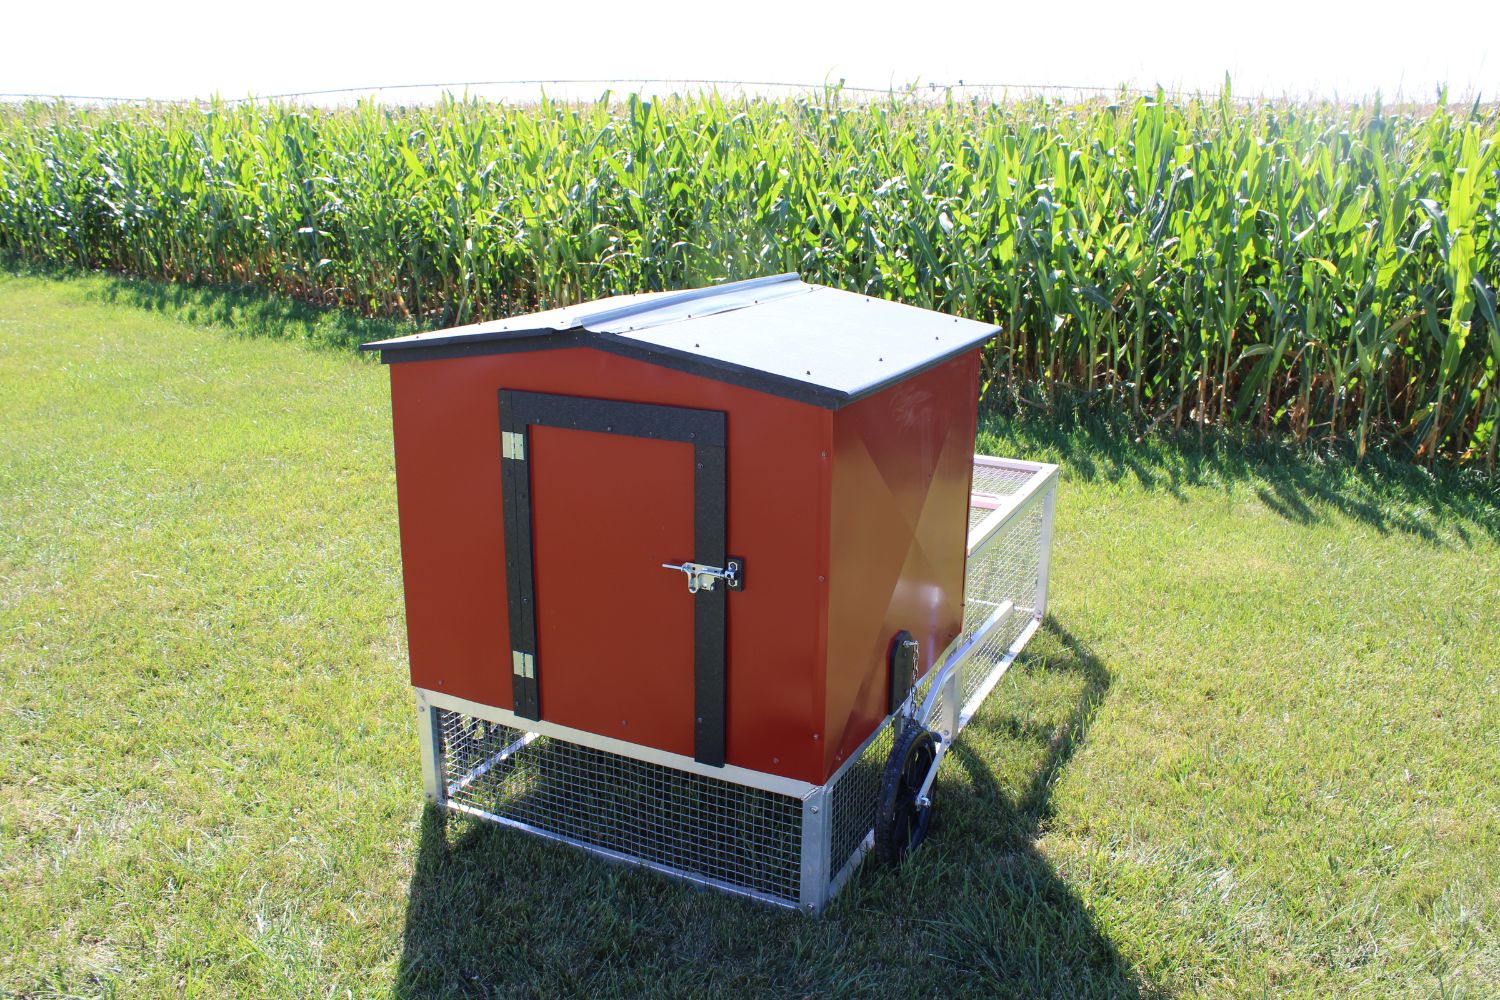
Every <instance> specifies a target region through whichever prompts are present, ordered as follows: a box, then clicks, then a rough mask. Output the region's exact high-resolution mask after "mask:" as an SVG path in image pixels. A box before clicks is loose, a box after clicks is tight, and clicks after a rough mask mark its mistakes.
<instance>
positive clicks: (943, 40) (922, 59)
mask: <svg viewBox="0 0 1500 1000" xmlns="http://www.w3.org/2000/svg"><path fill="white" fill-rule="evenodd" d="M0 3H3V8H0V52H3V56H0V92H15V91H21V92H35V93H44V94H87V95H105V96H126V97H158V98H178V97H203V96H208V95H210V94H212V93H215V92H217V93H219V94H222V95H223V96H225V97H242V96H246V95H249V94H274V93H283V92H288V91H305V90H317V89H322V88H332V87H351V86H358V87H364V86H371V85H378V84H403V83H427V82H451V81H469V80H516V79H557V78H581V77H587V78H607V79H619V80H626V79H640V78H667V79H672V80H687V79H740V80H787V81H793V82H809V83H818V82H821V81H823V80H825V79H829V80H837V79H839V78H840V77H842V78H845V79H846V80H847V81H848V82H849V83H850V84H851V85H864V86H875V87H885V86H888V85H892V84H894V85H897V86H900V85H902V84H904V83H907V82H913V81H917V82H922V83H955V82H957V81H959V80H964V81H966V82H969V83H1010V84H1023V85H1038V86H1041V85H1046V86H1057V85H1083V86H1089V87H1106V88H1107V87H1111V86H1113V85H1116V84H1121V83H1124V84H1130V85H1134V86H1142V87H1150V86H1154V85H1156V84H1158V83H1159V84H1161V85H1163V86H1166V87H1167V88H1168V89H1187V90H1200V89H1209V90H1213V89H1217V87H1218V85H1219V83H1220V81H1221V80H1222V79H1223V76H1224V73H1225V72H1226V71H1227V72H1229V73H1230V74H1231V75H1232V77H1233V79H1234V89H1235V91H1236V92H1237V93H1240V94H1244V95H1254V94H1259V95H1276V96H1293V97H1304V96H1312V95H1317V96H1342V97H1357V96H1364V95H1368V94H1371V93H1374V92H1375V91H1377V90H1378V91H1380V92H1381V93H1382V94H1383V95H1384V96H1386V97H1387V98H1388V99H1389V98H1394V97H1396V96H1404V97H1408V98H1415V99H1422V100H1425V99H1429V98H1431V96H1432V95H1433V93H1434V90H1435V87H1436V85H1437V84H1439V83H1443V82H1446V83H1447V84H1448V85H1449V86H1450V90H1451V93H1452V94H1453V95H1454V96H1455V97H1465V96H1472V95H1474V94H1476V93H1478V94H1480V95H1482V96H1483V97H1485V98H1488V99H1495V98H1496V97H1497V96H1500V52H1497V51H1496V38H1497V37H1500V0H1451V2H1450V0H1429V2H1426V3H1413V2H1411V0H1406V2H1401V3H1389V2H1387V0H1365V2H1346V0H1335V2H1319V0H1300V2H1297V0H1246V2H1239V3H1219V2H1214V0H1200V2H1196V3H1194V2H1184V0H1163V2H1140V0H1137V2H1134V3H1132V2H1129V0H1114V2H1097V0H1072V2H1067V0H1053V2H1050V3H1049V2H1044V0H1025V2H1016V0H988V2H986V0H916V2H906V3H902V4H889V5H887V4H883V3H881V2H880V0H864V2H861V3H850V4H839V5H827V4H819V3H817V2H815V0H803V2H800V3H786V2H782V0H768V2H764V3H758V4H757V3H744V2H741V3H735V4H726V3H712V2H702V3H698V4H691V3H673V2H665V0H662V2H641V0H638V2H636V3H634V4H632V3H629V2H622V0H614V2H611V3H594V2H592V0H590V2H567V0H552V2H550V3H548V2H537V0H527V2H524V3H516V2H514V0H490V2H486V3H470V2H454V0H424V2H412V0H405V2H402V3H399V4H397V3H386V2H383V0H371V2H367V3H362V4H349V5H347V6H346V5H342V4H328V3H319V2H317V0H303V2H300V3H292V2H285V0H249V2H228V3H226V2H224V0H218V2H215V0H197V2H175V0H172V2H161V0H140V2H136V3H128V2H121V0H112V2H108V3H95V2H93V0H84V2H70V0H55V2H54V3H47V2H36V0H0ZM537 89H538V88H536V87H526V88H519V93H518V89H517V88H511V89H510V90H508V91H503V92H498V91H496V90H494V89H490V90H487V91H483V92H486V93H492V94H497V93H499V94H503V95H514V96H528V97H529V96H534V95H535V93H536V92H537ZM550 89H551V91H552V92H553V93H558V94H570V95H572V96H583V97H592V96H595V95H596V94H597V93H598V92H599V91H600V90H602V87H596V86H593V85H589V86H584V87H581V88H574V89H573V90H571V91H569V90H565V89H564V88H558V87H552V88H550ZM398 96H402V97H407V96H410V95H407V94H402V95H398Z"/></svg>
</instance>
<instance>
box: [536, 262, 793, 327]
mask: <svg viewBox="0 0 1500 1000" xmlns="http://www.w3.org/2000/svg"><path fill="white" fill-rule="evenodd" d="M801 280H802V278H801V276H800V275H798V274H797V273H796V272H795V271H787V272H786V273H784V274H773V275H767V276H766V277H763V278H747V279H745V280H744V281H731V282H728V283H727V284H723V285H709V286H707V287H706V288H688V289H684V290H682V291H680V292H664V293H662V294H661V295H660V296H656V297H653V298H650V299H647V300H645V301H642V302H632V303H630V304H629V305H624V306H614V307H613V308H610V309H599V310H596V311H594V312H589V313H585V312H580V313H572V314H570V315H569V316H568V318H569V319H570V320H572V326H571V327H566V328H562V327H560V328H559V329H571V328H576V327H583V328H584V329H588V328H589V327H591V326H596V325H598V324H601V323H610V322H613V321H614V320H617V319H624V318H625V317H627V316H631V315H634V314H635V313H639V312H647V311H651V310H656V309H660V308H662V307H663V306H673V305H677V304H679V303H682V302H692V301H694V300H696V299H707V298H713V297H715V296H718V295H723V294H724V293H725V292H727V291H729V290H731V289H734V290H739V289H746V288H761V287H764V286H767V285H779V284H782V283H784V282H788V281H801Z"/></svg>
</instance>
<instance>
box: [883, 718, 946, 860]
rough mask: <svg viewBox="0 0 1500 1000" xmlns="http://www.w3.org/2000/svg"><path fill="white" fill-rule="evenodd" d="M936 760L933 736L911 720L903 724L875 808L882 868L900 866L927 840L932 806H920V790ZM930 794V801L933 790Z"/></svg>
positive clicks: (886, 760)
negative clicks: (918, 793)
mask: <svg viewBox="0 0 1500 1000" xmlns="http://www.w3.org/2000/svg"><path fill="white" fill-rule="evenodd" d="M936 756H937V741H936V740H935V739H934V738H933V735H932V733H930V732H929V731H927V730H926V729H924V728H923V727H922V726H920V725H918V724H917V723H915V722H912V721H911V720H910V719H908V720H906V721H905V722H903V723H902V726H901V730H900V732H898V733H897V734H896V742H895V745H894V746H892V747H891V753H890V756H888V757H887V758H886V759H885V771H884V772H882V774H881V775H880V800H879V802H878V803H877V805H876V807H875V858H876V860H878V861H879V862H880V863H881V864H884V865H893V864H896V863H897V862H898V861H900V860H901V859H902V858H904V857H906V855H907V854H908V853H910V851H911V850H912V848H914V847H916V846H917V845H918V844H920V843H921V842H922V840H923V838H925V837H926V836H927V829H928V827H929V826H930V825H931V823H932V805H931V804H930V803H929V804H928V805H926V806H918V805H917V789H919V788H921V787H922V782H924V781H926V780H927V772H928V771H930V770H931V769H932V761H933V759H934V758H935V757H936ZM927 794H928V798H929V799H930V798H931V797H932V792H931V790H930V789H929V790H928V793H927Z"/></svg>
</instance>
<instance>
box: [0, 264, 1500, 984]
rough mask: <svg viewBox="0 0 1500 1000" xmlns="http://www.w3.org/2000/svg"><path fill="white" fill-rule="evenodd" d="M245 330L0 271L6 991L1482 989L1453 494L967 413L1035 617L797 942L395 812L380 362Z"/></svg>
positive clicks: (1472, 569) (205, 307) (682, 893)
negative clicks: (1054, 473) (1010, 665)
mask: <svg viewBox="0 0 1500 1000" xmlns="http://www.w3.org/2000/svg"><path fill="white" fill-rule="evenodd" d="M238 301H239V300H234V299H232V297H216V296H214V295H212V294H208V293H184V292H176V291H173V290H169V289H160V288H154V287H153V286H129V285H123V284H120V283H117V282H112V281H109V280H106V279H102V278H85V279H76V278H75V279H68V280H52V279H44V278H38V277H18V276H14V275H9V276H0V747H3V750H0V995H6V994H11V995H17V996H38V997H41V996H49V997H50V996H55V995H70V996H71V995H83V996H94V995H118V996H131V997H137V996H197V997H220V996H231V995H232V996H244V997H262V996H266V997H308V996H330V997H331V996H350V995H352V996H356V997H364V996H374V997H391V996H398V997H404V996H434V995H438V996H447V995H476V996H479V995H494V996H503V997H537V998H551V997H567V996H579V997H602V996H625V997H636V996H678V997H697V996H709V997H740V996H746V997H788V998H793V997H807V996H814V997H843V996H850V997H925V996H950V995H951V996H974V997H991V996H993V997H1005V996H1012V995H1045V996H1066V997H1072V996H1159V995H1170V996H1178V995H1181V996H1198V995H1202V996H1268V995H1269V996H1281V995H1303V996H1311V995H1335V994H1336V995H1364V996H1393V995H1394V996H1407V995H1410V996H1434V997H1437V996H1443V997H1457V996H1469V997H1482V996H1494V995H1495V989H1496V987H1495V984H1496V983H1497V982H1500V888H1497V887H1500V512H1497V509H1496V504H1495V499H1494V496H1493V494H1492V493H1490V492H1488V491H1486V489H1485V488H1484V487H1482V486H1479V485H1476V484H1474V483H1473V482H1470V483H1469V484H1468V485H1464V484H1462V483H1460V482H1459V481H1458V479H1457V478H1456V477H1452V476H1448V477H1439V478H1437V479H1432V478H1429V477H1427V476H1426V475H1425V474H1423V473H1417V472H1410V473H1402V472H1395V471H1391V470H1387V471H1385V472H1383V473H1380V474H1375V473H1357V474H1356V473H1354V472H1352V471H1351V470H1349V469H1347V468H1345V467H1343V466H1340V465H1337V464H1333V465H1324V464H1319V463H1317V462H1314V461H1311V460H1306V459H1295V460H1294V459H1290V458H1283V459H1280V460H1276V461H1272V460H1264V459H1262V460H1255V461H1252V460H1250V459H1246V458H1244V457H1234V456H1233V455H1231V456H1224V455H1216V454H1214V453H1212V452H1209V453H1199V452H1196V451H1194V450H1187V451H1184V450H1177V449H1174V448H1171V447H1168V446H1166V445H1163V444H1158V443H1150V442H1148V443H1145V444H1138V443H1132V442H1129V441H1116V440H1113V439H1112V438H1111V437H1110V436H1109V435H1107V434H1103V433H1101V432H1086V431H1057V430H1049V429H1047V428H1046V427H1044V426H1040V425H1038V424H1036V423H1030V424H1012V423H1007V422H1004V421H1000V420H987V421H986V431H985V433H984V434H983V435H982V440H981V445H982V446H983V447H984V448H985V449H987V450H991V451H996V452H1001V453H1014V454H1018V455H1020V456H1021V457H1027V458H1042V459H1048V460H1054V461H1060V462H1062V463H1063V466H1064V472H1063V477H1064V478H1063V483H1062V488H1061V493H1060V497H1059V504H1058V521H1057V540H1056V549H1055V559H1054V571H1053V576H1052V586H1053V599H1052V616H1051V617H1050V619H1049V621H1048V623H1047V627H1046V628H1045V630H1044V631H1043V632H1042V633H1040V634H1039V636H1038V638H1037V639H1036V641H1035V642H1034V643H1033V645H1032V647H1031V650H1030V653H1029V655H1028V656H1026V657H1025V658H1024V660H1023V661H1021V662H1020V663H1018V664H1017V666H1016V667H1015V668H1014V669H1013V671H1012V672H1011V674H1010V676H1009V677H1007V679H1006V680H1005V682H1004V683H1003V684H1002V685H1001V686H1000V688H999V689H998V690H997V692H996V694H995V695H994V696H992V698H991V699H990V701H989V702H988V704H987V705H986V707H985V709H984V711H983V713H982V714H981V715H980V716H979V717H978V719H977V720H976V721H975V723H974V724H973V725H972V726H971V727H970V728H969V729H968V730H967V731H966V733H965V735H964V737H963V739H962V741H961V742H960V745H959V749H958V752H956V753H955V754H954V755H953V756H952V757H951V758H950V759H949V761H948V763H946V764H945V765H944V770H943V771H942V774H941V776H940V778H939V781H938V785H937V793H936V800H937V802H938V810H939V814H938V823H937V826H936V828H935V830H934V833H933V836H932V839H931V840H930V842H929V843H928V844H927V845H926V846H924V847H923V848H922V849H921V851H920V852H919V853H918V854H917V855H916V856H915V857H914V859H913V860H912V861H910V862H909V863H908V864H906V865H905V866H903V867H901V868H899V869H896V870H887V871H877V870H875V869H874V868H873V867H872V868H869V869H867V870H865V871H864V872H863V873H862V874H861V875H860V876H859V877H858V878H857V879H856V880H855V882H854V884H853V885H852V887H851V889H850V890H849V891H847V892H846V893H845V894H844V895H843V896H842V897H841V898H840V900H839V901H838V903H837V904H836V905H834V906H833V907H832V909H831V910H830V912H829V913H828V914H827V915H826V916H825V917H824V918H822V919H808V918H805V917H801V916H797V915H791V914H785V913H782V912H779V911H773V910H768V909H764V908H761V907H758V906H755V905H753V904H749V903H745V902H741V901H737V900H734V899H728V898H723V897H720V896H718V895H715V894H710V893H705V892H701V891H697V890H694V889H692V888H690V887H686V886H683V885H679V884H677V883H674V882H671V881H668V880H665V879H662V878H660V877H657V876H654V875H652V874H649V873H643V872H636V871H632V870H629V869H624V868H620V867H616V866H610V865H607V864H603V863H600V862H596V861H594V860H591V859H589V858H587V857H586V856H584V855H581V854H579V853H576V852H573V851H570V850H568V849H566V848H562V847H556V846H552V845H548V844H542V843H537V842H534V841H532V840H529V839H527V838H524V837H521V836H518V835H514V834H511V833H509V832H507V831H501V830H495V829H491V828H488V827H484V826H480V825H475V824H472V823H469V822H461V821H458V820H453V821H451V822H449V823H447V824H443V823H441V822H439V821H438V819H437V818H436V817H435V816H433V815H430V814H424V809H423V805H422V796H421V782H420V775H419V769H418V760H417V753H416V732H415V714H414V711H413V706H412V701H411V698H410V695H409V689H408V686H407V682H406V677H405V669H406V667H405V644H404V631H403V620H402V603H401V589H400V554H399V547H398V542H397V530H396V507H395V491H394V480H393V474H392V468H391V449H390V418H389V407H388V391H387V383H386V376H385V372H384V370H383V369H382V368H380V367H379V366H378V365H376V364H372V363H370V362H368V361H367V360H363V359H361V358H358V357H356V356H354V355H353V354H351V353H350V352H348V351H346V350H342V349H330V348H326V347H324V348H318V347H310V346H306V345H305V344H304V343H302V342H299V339H298V338H293V339H276V338H268V337H260V336H250V335H248V334H249V333H253V332H256V331H263V329H264V328H265V327H266V326H274V325H276V324H277V323H279V322H280V321H279V320H276V319H275V318H274V317H275V316H276V315H280V314H278V313H276V310H275V309H274V308H271V307H264V308H262V309H261V310H260V311H259V312H257V311H256V309H255V308H253V306H254V302H253V301H251V300H246V301H249V302H250V304H249V305H244V306H243V308H242V307H241V305H237V304H235V303H236V302H238ZM295 312H296V311H295V310H291V311H288V312H287V313H286V315H287V316H292V317H293V319H295V317H294V316H293V314H294V313H295ZM268 315H269V316H272V317H273V318H272V319H271V320H268V319H266V317H267V316H268ZM210 320H211V321H210ZM288 322H292V319H289V320H288ZM295 322H297V323H306V322H307V321H305V320H302V319H296V320H295ZM294 325H295V324H294ZM299 329H300V328H299ZM597 599H599V600H607V599H608V596H607V594H600V595H598V597H597ZM580 613H584V612H583V611H581V612H580Z"/></svg>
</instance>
